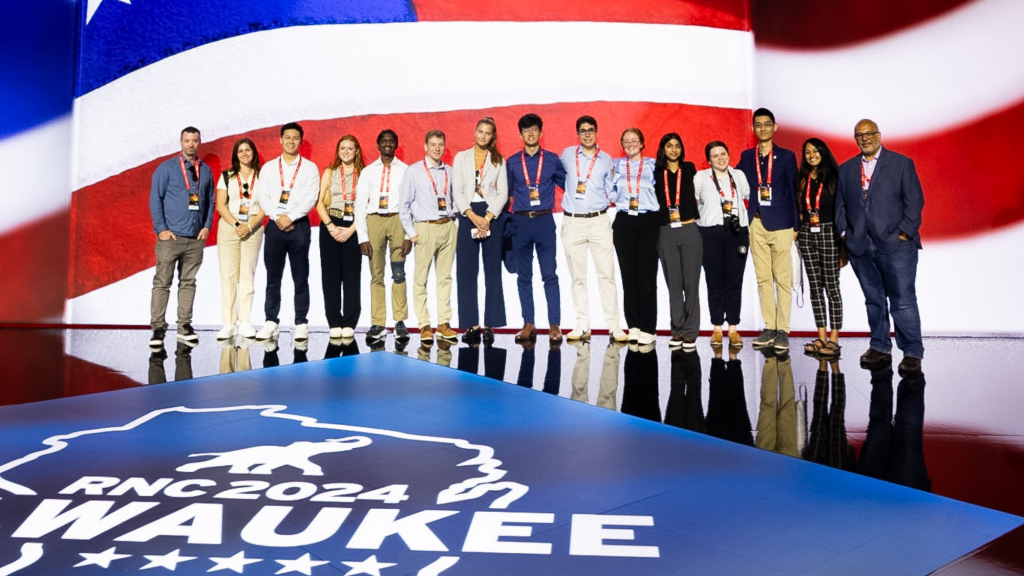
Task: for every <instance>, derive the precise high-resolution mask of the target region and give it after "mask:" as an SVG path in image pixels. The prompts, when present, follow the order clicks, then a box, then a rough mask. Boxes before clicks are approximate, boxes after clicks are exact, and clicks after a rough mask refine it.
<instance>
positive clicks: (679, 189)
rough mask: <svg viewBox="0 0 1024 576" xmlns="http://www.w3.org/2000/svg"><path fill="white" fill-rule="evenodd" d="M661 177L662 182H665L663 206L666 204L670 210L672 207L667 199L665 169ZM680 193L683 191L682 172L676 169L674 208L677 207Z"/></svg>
mask: <svg viewBox="0 0 1024 576" xmlns="http://www.w3.org/2000/svg"><path fill="white" fill-rule="evenodd" d="M662 176H664V178H663V180H664V182H665V204H667V205H668V207H669V208H671V207H672V202H670V201H669V199H668V168H666V169H665V172H664V174H662ZM682 191H683V171H682V170H681V169H679V168H676V208H678V207H679V193H680V192H682Z"/></svg>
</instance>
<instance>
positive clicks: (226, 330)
mask: <svg viewBox="0 0 1024 576" xmlns="http://www.w3.org/2000/svg"><path fill="white" fill-rule="evenodd" d="M234 335H235V327H234V326H224V327H223V328H221V329H220V332H217V340H230V339H231V337H232V336H234Z"/></svg>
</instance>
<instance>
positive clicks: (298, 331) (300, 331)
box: [294, 324, 309, 342]
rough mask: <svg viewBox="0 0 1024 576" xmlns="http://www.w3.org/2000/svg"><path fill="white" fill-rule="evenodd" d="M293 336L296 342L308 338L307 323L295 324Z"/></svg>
mask: <svg viewBox="0 0 1024 576" xmlns="http://www.w3.org/2000/svg"><path fill="white" fill-rule="evenodd" d="M294 338H295V340H296V341H297V342H302V341H304V340H309V324H297V325H296V326H295V335H294Z"/></svg>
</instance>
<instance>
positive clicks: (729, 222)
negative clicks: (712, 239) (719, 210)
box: [722, 212, 740, 234]
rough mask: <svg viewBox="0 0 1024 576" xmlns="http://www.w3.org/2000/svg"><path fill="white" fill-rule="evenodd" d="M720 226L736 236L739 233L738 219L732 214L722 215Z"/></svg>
mask: <svg viewBox="0 0 1024 576" xmlns="http://www.w3.org/2000/svg"><path fill="white" fill-rule="evenodd" d="M722 224H723V225H724V226H725V229H726V230H728V231H730V232H732V233H733V234H736V233H737V232H739V231H740V217H739V216H737V215H736V214H734V213H733V212H725V213H724V214H722Z"/></svg>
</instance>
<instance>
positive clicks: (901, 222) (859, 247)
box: [836, 148, 924, 256]
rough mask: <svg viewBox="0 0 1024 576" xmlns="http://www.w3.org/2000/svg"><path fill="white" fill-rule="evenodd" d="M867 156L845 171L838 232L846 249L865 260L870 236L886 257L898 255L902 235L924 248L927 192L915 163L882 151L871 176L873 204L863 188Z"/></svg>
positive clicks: (838, 199) (841, 176)
mask: <svg viewBox="0 0 1024 576" xmlns="http://www.w3.org/2000/svg"><path fill="white" fill-rule="evenodd" d="M860 167H861V156H860V155H859V154H858V155H857V156H854V157H853V158H850V159H849V160H847V161H846V162H843V164H842V166H840V167H839V187H838V190H837V193H836V230H838V231H839V233H843V232H845V233H846V249H847V251H848V252H849V253H850V254H852V255H854V256H860V255H862V254H864V252H865V251H866V250H867V249H868V236H869V235H870V236H871V240H873V241H874V243H875V246H876V247H877V248H878V251H879V252H881V253H882V254H892V253H893V252H895V251H896V249H897V248H898V247H899V244H900V242H901V240H900V232H903V233H904V234H906V235H907V236H908V237H909V238H910V240H911V241H913V242H914V244H915V245H916V246H917V248H918V249H920V248H921V234H920V229H921V211H922V210H923V209H924V192H923V191H922V190H921V180H920V179H918V177H917V168H915V167H914V161H913V160H911V159H910V158H907V157H906V156H904V155H902V154H899V153H897V152H893V151H892V150H889V149H888V148H883V149H881V150H880V152H879V155H878V163H877V164H875V171H874V173H873V174H872V176H871V184H870V186H868V190H867V199H866V200H865V198H864V191H863V189H862V187H861V183H860Z"/></svg>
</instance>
